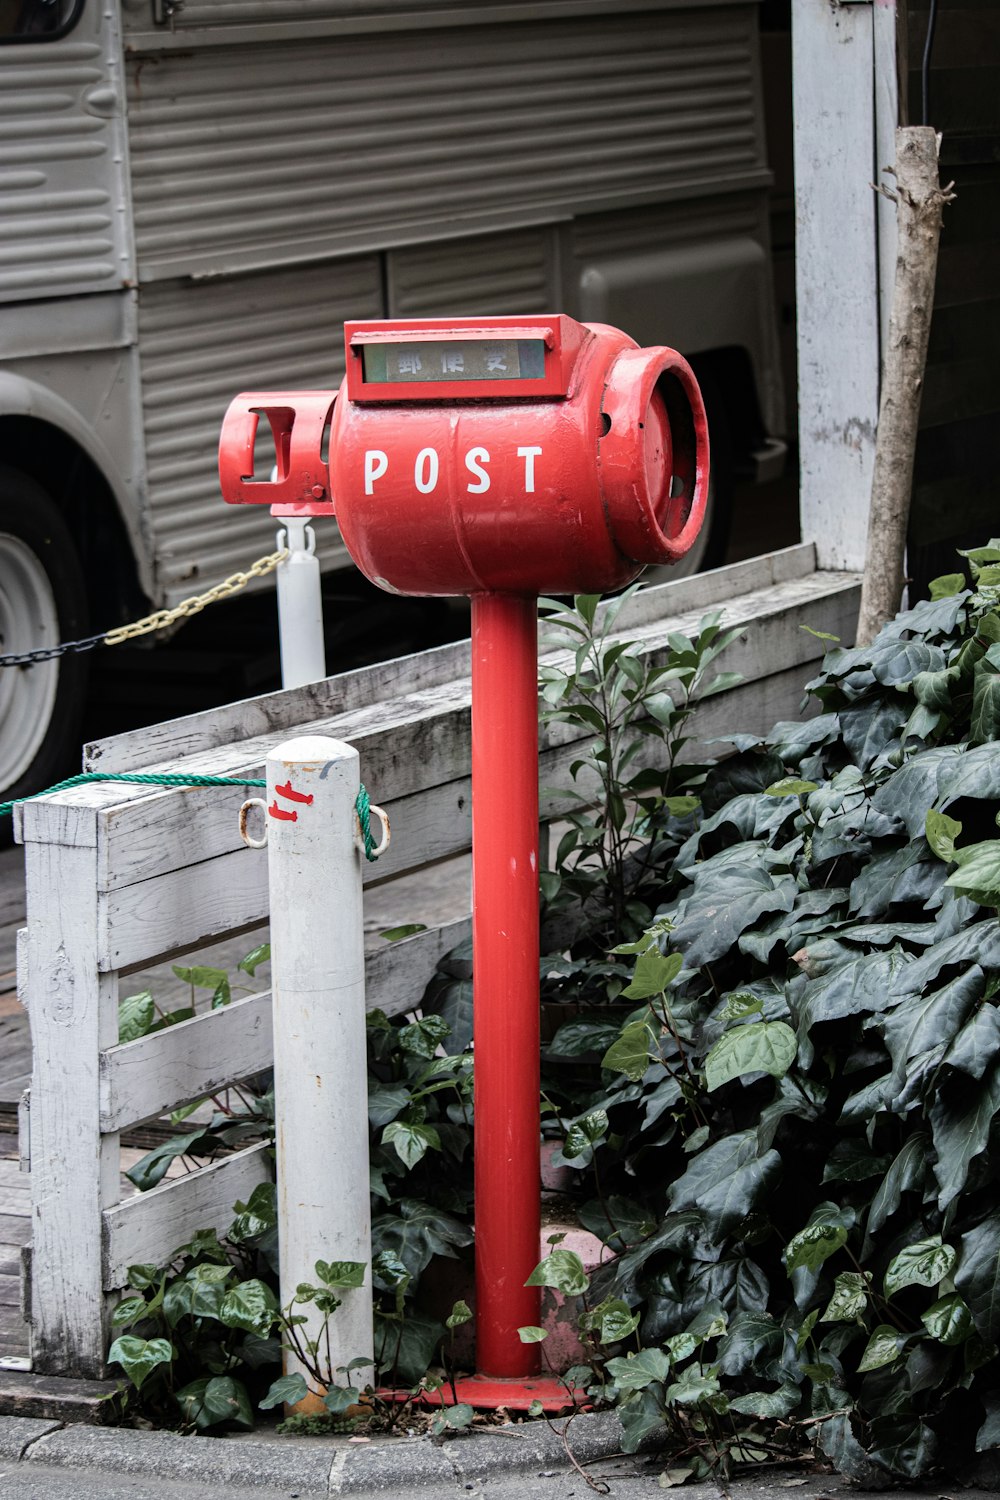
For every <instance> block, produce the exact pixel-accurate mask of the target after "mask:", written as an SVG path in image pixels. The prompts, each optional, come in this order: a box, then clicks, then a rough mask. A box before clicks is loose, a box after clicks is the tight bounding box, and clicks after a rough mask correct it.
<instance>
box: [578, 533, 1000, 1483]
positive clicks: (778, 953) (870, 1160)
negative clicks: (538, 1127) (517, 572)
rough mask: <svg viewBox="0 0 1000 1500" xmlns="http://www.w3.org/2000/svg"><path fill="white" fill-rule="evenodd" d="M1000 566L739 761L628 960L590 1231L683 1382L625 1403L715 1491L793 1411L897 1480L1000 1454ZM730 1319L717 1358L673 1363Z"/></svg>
mask: <svg viewBox="0 0 1000 1500" xmlns="http://www.w3.org/2000/svg"><path fill="white" fill-rule="evenodd" d="M993 553H995V554H996V556H995V558H994V557H993ZM992 561H1000V547H998V546H997V545H996V544H991V546H990V548H988V549H983V551H982V553H981V555H980V554H972V562H973V572H974V576H975V574H976V573H977V572H978V580H977V586H976V589H975V591H974V592H963V593H960V594H953V595H945V596H944V597H939V598H935V599H934V600H932V601H931V602H929V603H926V604H922V605H918V606H917V607H916V608H915V609H913V610H911V611H909V612H908V613H907V614H906V615H902V616H900V617H899V618H898V619H897V620H895V621H894V622H892V623H891V624H890V625H889V626H887V627H886V629H885V630H884V631H883V632H882V633H881V635H880V636H879V637H878V639H877V640H876V641H875V642H874V643H873V644H872V645H871V646H870V647H868V648H864V649H857V650H843V649H840V648H837V649H835V650H833V651H832V652H830V653H829V655H828V656H827V658H826V661H825V663H824V667H823V671H822V673H821V674H820V675H819V676H818V677H817V678H816V679H815V680H814V681H813V682H812V683H811V684H810V685H809V690H810V692H811V693H812V695H813V697H814V699H816V700H818V702H819V704H820V706H821V709H822V712H821V714H820V715H819V716H818V717H816V718H813V719H810V720H807V721H805V722H803V723H802V724H780V725H777V726H776V727H775V729H774V730H773V731H772V733H771V734H770V735H769V736H767V737H766V739H765V740H763V741H762V742H759V743H758V742H756V741H751V740H749V739H747V738H741V739H739V740H737V744H738V747H739V748H738V749H737V753H736V754H735V755H734V756H733V757H732V758H730V759H729V760H727V761H724V762H723V763H721V764H720V765H719V766H718V767H716V768H715V769H713V770H711V771H709V772H708V774H707V777H706V778H705V780H704V783H703V786H702V787H701V789H700V792H699V796H700V800H701V811H700V813H699V814H698V815H696V817H695V818H694V819H693V821H691V822H689V823H688V826H687V829H686V830H678V829H677V828H676V827H667V828H665V829H664V830H663V832H662V833H661V835H660V837H661V840H662V841H664V842H667V843H672V848H673V851H674V860H673V868H672V871H671V873H670V876H669V880H665V881H664V884H663V887H662V890H661V900H660V903H659V906H658V909H657V920H656V923H655V924H651V925H650V927H649V930H648V931H647V933H646V935H645V937H644V938H643V939H640V940H639V942H630V943H627V944H625V945H624V946H623V947H622V948H620V949H619V950H618V957H620V958H624V957H625V956H626V955H627V956H628V960H629V962H630V963H631V964H632V965H633V970H632V972H633V975H634V977H633V980H632V984H631V985H630V986H629V987H628V988H625V989H623V990H622V991H621V994H620V997H619V999H618V1004H617V1007H616V1009H618V1013H619V1016H622V1012H623V1010H624V1012H625V1014H624V1017H623V1019H622V1020H621V1021H620V1023H619V1028H618V1035H617V1038H616V1040H615V1041H614V1042H613V1043H612V1044H611V1045H610V1046H608V1047H607V1050H606V1051H605V1053H604V1057H603V1063H604V1069H603V1072H601V1074H600V1075H597V1074H596V1073H592V1075H591V1084H592V1087H591V1089H590V1091H589V1092H587V1091H585V1090H583V1089H581V1088H579V1086H578V1088H577V1093H576V1111H577V1112H578V1116H579V1117H580V1118H584V1117H588V1116H590V1115H592V1114H593V1112H594V1111H595V1110H597V1109H600V1110H602V1111H603V1112H604V1114H605V1116H606V1119H607V1127H606V1130H605V1132H604V1133H603V1134H602V1136H601V1138H600V1139H599V1140H598V1141H597V1142H596V1143H595V1145H594V1147H593V1149H592V1152H591V1161H592V1165H588V1164H587V1163H586V1162H579V1161H578V1162H577V1165H582V1166H583V1167H584V1173H583V1180H584V1186H583V1191H584V1192H586V1191H588V1185H589V1191H590V1192H591V1193H593V1192H594V1191H596V1192H597V1194H598V1198H599V1199H600V1200H601V1202H602V1203H603V1205H604V1207H605V1210H606V1212H605V1213H604V1214H603V1215H602V1213H600V1212H594V1211H593V1210H591V1211H590V1215H589V1219H588V1222H590V1223H591V1224H592V1227H593V1228H594V1229H595V1230H596V1231H597V1232H598V1233H602V1234H604V1236H605V1237H606V1238H608V1239H609V1240H612V1242H613V1243H615V1244H616V1246H618V1245H621V1244H625V1245H626V1246H627V1247H628V1248H627V1250H626V1251H625V1253H624V1254H622V1255H620V1256H619V1258H618V1259H617V1260H616V1261H615V1262H613V1263H612V1265H611V1266H610V1267H609V1268H608V1269H606V1270H604V1271H602V1273H601V1274H600V1276H599V1277H598V1278H597V1286H596V1287H595V1288H594V1291H595V1292H596V1293H597V1294H598V1295H599V1296H600V1297H602V1298H605V1299H608V1298H611V1299H619V1300H621V1301H623V1302H624V1303H625V1305H626V1306H627V1308H628V1309H630V1310H632V1311H633V1312H634V1313H636V1314H638V1315H639V1318H640V1322H639V1325H638V1330H637V1334H636V1336H635V1340H634V1341H633V1342H637V1343H638V1345H639V1346H640V1347H642V1348H643V1349H644V1351H645V1353H644V1354H643V1355H642V1356H638V1355H637V1356H636V1361H638V1359H639V1358H640V1357H641V1358H647V1357H648V1356H649V1354H650V1353H651V1352H653V1351H655V1352H656V1353H659V1354H661V1355H663V1356H664V1357H665V1358H667V1359H668V1361H669V1365H670V1372H669V1374H667V1373H664V1372H662V1371H661V1372H659V1373H658V1374H657V1376H656V1378H655V1379H654V1378H652V1376H650V1378H649V1379H645V1378H644V1379H643V1381H642V1382H640V1383H636V1382H635V1381H633V1383H632V1384H631V1385H628V1384H623V1383H622V1379H621V1375H622V1370H620V1369H619V1368H618V1367H619V1366H621V1365H622V1364H623V1361H622V1360H621V1359H620V1358H613V1359H611V1360H609V1361H607V1362H606V1364H605V1365H604V1369H603V1375H602V1382H603V1384H602V1389H603V1390H604V1391H605V1393H607V1391H608V1390H609V1389H610V1391H611V1394H612V1395H613V1397H614V1399H616V1401H617V1402H618V1405H619V1407H620V1409H621V1411H622V1417H623V1421H625V1423H626V1431H627V1432H633V1429H634V1433H637V1434H638V1435H639V1436H642V1434H643V1433H645V1432H646V1431H647V1430H650V1428H651V1426H652V1424H654V1422H657V1421H658V1422H660V1423H663V1422H666V1423H667V1425H668V1427H671V1426H672V1427H673V1428H674V1430H675V1432H676V1433H677V1436H678V1441H680V1439H681V1437H683V1440H684V1442H685V1443H687V1444H688V1447H689V1451H693V1449H697V1451H698V1453H699V1454H700V1455H701V1456H700V1458H699V1459H698V1463H700V1464H702V1466H703V1467H702V1470H701V1472H704V1466H705V1465H708V1466H714V1465H719V1464H725V1463H726V1462H729V1461H731V1460H732V1459H734V1458H736V1459H738V1458H740V1457H741V1456H742V1457H747V1456H753V1455H752V1454H749V1452H748V1450H749V1449H752V1448H753V1447H754V1445H755V1444H757V1445H758V1446H761V1445H762V1446H761V1451H762V1452H763V1450H764V1449H766V1448H767V1447H768V1445H769V1444H773V1443H774V1442H775V1441H776V1440H777V1439H776V1438H775V1429H774V1428H773V1427H771V1426H770V1425H769V1423H768V1421H767V1420H766V1419H770V1418H774V1417H778V1416H780V1417H781V1418H782V1420H783V1423H784V1426H783V1428H782V1429H781V1431H782V1432H783V1433H784V1434H785V1435H786V1436H787V1435H788V1434H789V1433H790V1432H791V1431H793V1430H794V1431H797V1432H798V1433H799V1434H800V1435H801V1436H803V1437H808V1438H810V1439H811V1440H812V1442H813V1443H814V1444H815V1445H816V1447H817V1448H818V1449H819V1450H821V1451H822V1452H823V1453H825V1454H826V1455H827V1456H828V1457H830V1458H831V1459H832V1460H833V1462H834V1463H835V1464H836V1465H837V1467H838V1468H840V1469H841V1470H842V1471H843V1472H845V1473H847V1474H849V1475H850V1476H851V1477H853V1478H855V1479H856V1480H858V1481H859V1482H862V1483H865V1484H868V1485H879V1484H886V1483H891V1482H892V1481H893V1480H894V1479H899V1478H907V1479H914V1478H919V1477H921V1476H923V1475H925V1474H927V1473H929V1472H931V1471H932V1470H933V1469H934V1468H935V1467H936V1466H939V1465H944V1466H948V1465H957V1464H960V1463H961V1462H963V1461H964V1462H968V1461H969V1460H970V1459H971V1457H972V1456H973V1455H974V1453H975V1451H976V1449H977V1447H978V1448H980V1449H981V1448H985V1447H989V1446H993V1445H995V1444H996V1443H997V1442H998V1440H1000V1422H998V1418H997V1412H998V1410H1000V1407H998V1405H997V1402H996V1398H995V1394H994V1392H995V1388H996V1386H997V1383H998V1378H1000V1365H998V1361H997V1343H998V1341H1000V1211H998V1209H997V1189H996V1183H997V1180H998V1175H1000V1013H998V1009H997V999H998V995H1000V923H998V920H997V912H996V908H997V907H998V906H1000V838H997V837H995V836H993V835H995V834H996V827H995V823H996V821H997V810H998V804H1000V749H998V747H997V746H996V745H995V744H994V741H995V740H997V739H998V738H1000V708H998V707H997V700H996V695H995V694H994V692H993V689H992V686H991V682H992V678H993V677H994V676H996V675H997V674H998V673H1000V644H998V643H1000V610H998V607H997V600H998V594H1000V589H998V587H997V584H996V583H995V582H994V581H993V576H992V575H993V573H994V572H996V571H997V570H995V569H989V568H988V564H989V563H991V562H992ZM997 578H998V579H1000V572H997ZM937 592H938V593H940V592H941V590H938V591H937ZM994 656H996V658H997V660H996V662H995V661H994ZM685 833H686V836H682V835H683V834H685ZM671 960H672V962H671ZM630 1001H631V1002H632V1004H633V1006H634V1009H626V1007H627V1005H628V1002H630ZM605 1019H606V1017H605ZM595 1040H596V1033H595ZM600 1040H601V1042H602V1043H604V1042H605V1041H606V1032H605V1031H602V1033H601V1038H600ZM598 1077H599V1078H600V1082H599V1083H598ZM567 1154H568V1153H567ZM619 1205H622V1206H621V1207H619ZM618 1214H620V1215H621V1223H620V1225H619V1224H618V1223H617V1222H616V1215H618ZM602 1217H603V1218H604V1227H603V1228H602V1227H601V1220H602ZM644 1220H645V1221H646V1222H647V1223H652V1224H654V1225H655V1226H656V1227H655V1228H654V1230H653V1232H652V1234H651V1235H649V1236H648V1237H646V1238H643V1237H642V1235H641V1233H638V1232H637V1225H640V1224H642V1222H643V1221H644ZM709 1311H710V1312H711V1313H712V1315H713V1316H714V1317H715V1318H717V1320H718V1324H717V1327H716V1331H715V1332H714V1333H712V1334H711V1335H704V1330H702V1335H703V1336H701V1337H700V1342H699V1345H698V1351H697V1357H694V1356H693V1354H692V1351H691V1350H689V1349H687V1346H686V1345H685V1346H683V1348H684V1354H683V1356H682V1355H681V1353H680V1352H679V1350H680V1349H681V1347H682V1346H680V1345H676V1344H675V1345H674V1347H673V1349H671V1343H672V1341H675V1340H678V1339H683V1338H684V1337H685V1335H686V1334H687V1333H688V1332H689V1331H690V1329H691V1327H692V1325H693V1323H694V1320H695V1319H696V1318H697V1317H702V1318H703V1317H704V1316H705V1314H706V1312H709ZM685 1361H686V1362H685ZM634 1363H635V1362H630V1364H634ZM626 1373H628V1372H626ZM631 1373H632V1374H634V1373H635V1371H634V1369H633V1370H632V1371H631ZM609 1377H610V1379H609ZM682 1419H683V1420H682ZM733 1421H735V1422H736V1424H737V1425H736V1430H738V1431H739V1434H740V1436H739V1438H738V1439H737V1438H734V1436H733V1429H732V1428H731V1423H732V1422H733ZM789 1424H791V1425H789ZM796 1424H798V1425H797V1426H796ZM725 1433H728V1436H725V1435H724V1434H725ZM636 1440H638V1439H636ZM742 1450H747V1451H742ZM685 1461H687V1460H685ZM696 1469H697V1464H696ZM880 1476H881V1477H880Z"/></svg>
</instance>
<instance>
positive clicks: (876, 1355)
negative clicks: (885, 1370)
mask: <svg viewBox="0 0 1000 1500" xmlns="http://www.w3.org/2000/svg"><path fill="white" fill-rule="evenodd" d="M905 1343H906V1335H905V1334H903V1333H900V1331H899V1329H898V1328H892V1327H890V1325H889V1324H888V1323H880V1324H879V1325H878V1327H877V1328H876V1329H875V1332H874V1333H873V1334H872V1336H871V1338H870V1339H869V1340H868V1343H867V1344H866V1345H865V1352H864V1353H863V1354H862V1356H861V1359H860V1362H859V1364H858V1373H859V1374H864V1373H865V1372H866V1371H868V1370H881V1368H882V1366H883V1365H891V1364H892V1362H893V1360H895V1359H897V1358H898V1357H899V1355H900V1353H901V1351H902V1348H903V1345H904V1344H905Z"/></svg>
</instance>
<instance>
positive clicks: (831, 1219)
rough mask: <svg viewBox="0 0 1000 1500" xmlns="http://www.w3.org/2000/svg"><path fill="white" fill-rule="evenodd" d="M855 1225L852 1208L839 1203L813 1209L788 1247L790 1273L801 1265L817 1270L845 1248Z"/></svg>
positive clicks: (786, 1261) (825, 1204)
mask: <svg viewBox="0 0 1000 1500" xmlns="http://www.w3.org/2000/svg"><path fill="white" fill-rule="evenodd" d="M853 1223H854V1211H853V1209H849V1208H847V1209H845V1208H840V1207H838V1205H837V1204H836V1203H820V1204H818V1205H817V1207H816V1208H815V1209H813V1212H812V1215H811V1216H810V1219H809V1223H808V1224H807V1225H806V1227H805V1228H804V1229H800V1230H799V1232H798V1234H793V1235H792V1238H791V1239H790V1240H789V1241H788V1244H787V1246H786V1248H785V1265H786V1266H787V1268H788V1270H789V1271H795V1270H797V1269H798V1268H799V1267H800V1266H801V1267H805V1268H806V1269H807V1270H810V1271H815V1270H818V1269H819V1267H820V1266H821V1265H822V1264H823V1262H824V1261H825V1260H829V1258H830V1256H831V1255H834V1254H835V1253H836V1252H837V1251H838V1250H839V1249H840V1247H841V1246H842V1245H846V1243H847V1235H848V1232H849V1230H850V1229H851V1226H852V1225H853Z"/></svg>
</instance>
